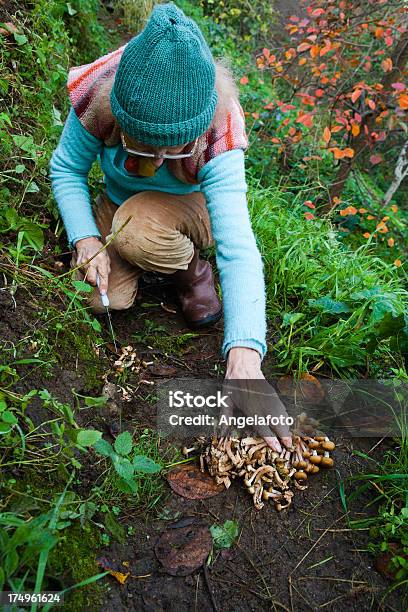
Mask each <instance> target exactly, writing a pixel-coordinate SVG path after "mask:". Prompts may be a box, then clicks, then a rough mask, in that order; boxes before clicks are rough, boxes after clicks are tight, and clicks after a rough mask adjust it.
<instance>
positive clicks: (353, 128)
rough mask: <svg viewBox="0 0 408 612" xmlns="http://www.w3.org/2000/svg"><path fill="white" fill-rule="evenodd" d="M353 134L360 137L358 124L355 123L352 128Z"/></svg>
mask: <svg viewBox="0 0 408 612" xmlns="http://www.w3.org/2000/svg"><path fill="white" fill-rule="evenodd" d="M351 133H352V134H353V136H358V135H359V133H360V126H359V125H357V123H353V125H352V126H351Z"/></svg>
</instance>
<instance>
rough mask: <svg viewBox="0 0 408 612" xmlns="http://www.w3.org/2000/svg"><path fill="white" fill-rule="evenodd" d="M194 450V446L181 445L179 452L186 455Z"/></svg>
mask: <svg viewBox="0 0 408 612" xmlns="http://www.w3.org/2000/svg"><path fill="white" fill-rule="evenodd" d="M195 450H197V449H196V447H195V446H192V447H191V448H187V446H183V448H182V449H181V452H182V454H183V455H185V456H186V457H187V456H188V455H189V454H190V453H192V452H194V451H195Z"/></svg>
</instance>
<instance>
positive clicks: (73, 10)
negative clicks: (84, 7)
mask: <svg viewBox="0 0 408 612" xmlns="http://www.w3.org/2000/svg"><path fill="white" fill-rule="evenodd" d="M67 11H68V15H70V16H71V17H72V16H73V15H76V14H77V12H78V11H76V10H75V9H74V8H72V6H71V4H70V3H69V2H67Z"/></svg>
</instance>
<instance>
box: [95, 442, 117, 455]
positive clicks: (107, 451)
mask: <svg viewBox="0 0 408 612" xmlns="http://www.w3.org/2000/svg"><path fill="white" fill-rule="evenodd" d="M93 448H94V449H95V451H96V452H97V453H98V455H102V456H103V457H113V456H114V455H115V453H114V452H113V448H112V446H111V445H110V444H109V442H108V441H107V440H104V439H103V438H100V440H98V441H97V442H95V444H93Z"/></svg>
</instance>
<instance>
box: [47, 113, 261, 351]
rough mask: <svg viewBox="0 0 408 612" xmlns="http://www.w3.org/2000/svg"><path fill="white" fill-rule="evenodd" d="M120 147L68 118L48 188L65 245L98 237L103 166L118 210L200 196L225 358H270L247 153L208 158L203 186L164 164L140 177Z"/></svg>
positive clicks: (238, 151) (202, 175)
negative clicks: (135, 198)
mask: <svg viewBox="0 0 408 612" xmlns="http://www.w3.org/2000/svg"><path fill="white" fill-rule="evenodd" d="M125 158H126V154H125V152H124V151H123V149H122V146H121V145H117V146H114V147H106V146H105V145H104V143H103V141H101V140H99V139H98V138H95V137H94V136H92V135H91V134H90V133H89V132H87V131H86V130H85V129H84V128H83V127H82V125H81V123H80V121H79V120H78V118H77V116H76V115H75V112H74V110H73V109H71V112H70V113H69V116H68V119H67V121H66V124H65V127H64V130H63V133H62V136H61V139H60V142H59V144H58V147H57V148H56V150H55V151H54V154H53V156H52V159H51V181H52V188H53V193H54V197H55V199H56V201H57V204H58V208H59V211H60V214H61V217H62V219H63V222H64V226H65V229H66V231H67V234H68V240H69V242H70V244H71V245H72V246H73V245H75V243H76V242H77V240H79V239H81V238H85V237H87V236H98V237H99V236H100V233H99V231H98V228H97V226H96V223H95V220H94V217H93V214H92V208H91V202H90V196H89V190H88V174H89V171H90V169H91V166H92V164H93V162H94V161H95V160H96V159H98V160H99V162H100V165H101V167H102V170H103V173H104V176H105V184H106V191H107V193H108V196H109V197H110V199H111V200H112V201H113V202H114V203H115V204H117V205H118V206H120V204H121V203H122V202H124V201H125V200H127V199H128V198H129V197H130V196H132V195H133V194H135V193H138V192H139V191H145V190H149V189H150V190H155V191H164V192H166V193H177V194H185V193H191V192H193V191H202V193H203V194H204V196H205V198H206V201H207V207H208V212H209V216H210V222H211V230H212V234H213V238H214V241H215V247H216V262H217V268H218V271H219V276H220V283H221V290H222V296H223V308H224V342H223V346H222V355H223V357H224V358H226V357H227V355H228V351H229V350H230V349H231V348H232V347H235V346H243V347H249V348H253V349H256V350H257V351H259V353H260V355H261V357H263V356H264V355H265V352H266V341H265V335H266V320H265V283H264V278H263V269H262V259H261V256H260V254H259V251H258V248H257V245H256V241H255V237H254V234H253V231H252V228H251V222H250V219H249V213H248V207H247V201H246V191H247V185H246V181H245V165H244V152H243V150H242V149H235V150H233V151H228V152H227V153H222V154H221V155H218V156H217V157H215V158H213V159H211V160H210V161H209V162H208V163H207V164H205V165H204V167H203V168H202V169H201V170H200V172H199V174H198V179H199V181H200V183H199V184H198V185H188V184H186V183H183V182H181V181H179V179H177V178H176V177H175V176H174V175H173V174H171V173H170V172H169V171H168V169H167V164H166V162H164V163H163V164H162V165H161V166H160V168H159V170H158V171H157V172H156V174H155V175H154V176H152V177H135V176H131V175H130V174H128V172H127V171H126V170H125V168H124V166H123V162H124V160H125Z"/></svg>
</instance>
